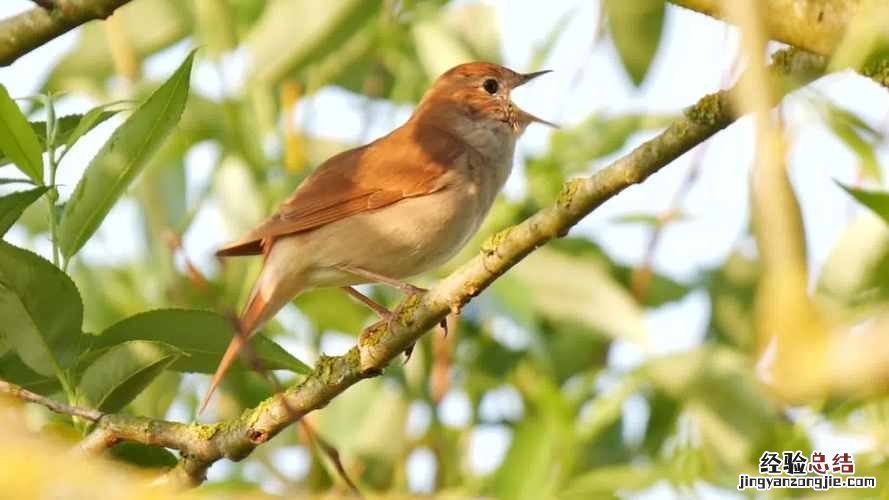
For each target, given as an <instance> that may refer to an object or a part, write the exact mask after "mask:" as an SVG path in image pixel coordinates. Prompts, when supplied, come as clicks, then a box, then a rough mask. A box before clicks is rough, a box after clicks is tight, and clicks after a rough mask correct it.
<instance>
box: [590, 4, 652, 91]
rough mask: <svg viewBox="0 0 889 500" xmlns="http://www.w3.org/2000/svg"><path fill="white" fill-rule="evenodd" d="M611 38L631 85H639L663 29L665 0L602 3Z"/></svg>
mask: <svg viewBox="0 0 889 500" xmlns="http://www.w3.org/2000/svg"><path fill="white" fill-rule="evenodd" d="M603 5H604V6H605V12H606V14H607V15H608V23H609V26H610V30H611V38H612V39H613V40H614V46H615V48H617V53H618V55H619V56H620V60H621V62H622V63H623V65H624V69H625V70H626V71H627V74H629V75H630V78H631V79H632V80H633V83H634V84H636V85H639V84H641V83H642V81H643V80H644V79H645V75H646V73H648V67H649V66H650V65H651V61H652V60H654V55H655V53H656V52H657V47H658V44H659V43H660V40H661V31H662V29H663V26H664V10H665V5H664V0H635V1H632V2H628V1H626V0H604V4H603Z"/></svg>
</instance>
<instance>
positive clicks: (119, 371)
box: [77, 340, 184, 412]
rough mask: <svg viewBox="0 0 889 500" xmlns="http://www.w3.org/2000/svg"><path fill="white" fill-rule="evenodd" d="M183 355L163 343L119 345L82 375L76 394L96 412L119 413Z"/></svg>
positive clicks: (137, 341)
mask: <svg viewBox="0 0 889 500" xmlns="http://www.w3.org/2000/svg"><path fill="white" fill-rule="evenodd" d="M183 354H184V353H183V352H182V351H180V350H179V349H176V348H175V347H173V346H171V345H169V344H165V343H163V342H151V341H145V340H131V341H129V342H124V343H122V344H118V345H116V346H114V347H112V348H110V349H108V350H107V351H105V352H103V353H102V354H101V355H100V356H99V357H98V358H97V359H96V360H95V361H94V362H93V363H92V364H91V365H90V366H89V367H88V368H87V369H86V370H85V371H84V372H83V376H82V377H81V379H80V383H79V384H78V385H77V393H78V395H79V396H80V397H81V398H83V399H84V400H85V402H86V403H88V404H89V405H90V406H92V407H93V408H97V409H99V410H101V411H105V412H115V411H119V410H121V409H123V407H125V406H126V405H127V404H128V403H129V402H130V401H132V400H133V398H135V397H136V396H138V395H139V393H140V392H142V390H143V389H145V388H146V387H147V386H148V384H150V383H151V381H152V380H154V379H155V377H157V376H158V375H160V374H161V372H162V371H164V369H166V368H167V367H168V366H170V364H172V363H173V362H174V361H176V359H178V358H179V357H180V356H182V355H183Z"/></svg>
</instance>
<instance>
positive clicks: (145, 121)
mask: <svg viewBox="0 0 889 500" xmlns="http://www.w3.org/2000/svg"><path fill="white" fill-rule="evenodd" d="M193 60H194V52H192V53H191V54H189V55H188V57H187V58H186V59H185V61H184V62H183V63H182V65H180V66H179V68H178V69H177V70H176V72H175V73H173V76H171V77H170V79H169V80H167V81H166V83H164V84H163V85H161V86H160V88H158V89H157V90H156V91H155V92H154V94H152V95H151V97H149V98H148V100H147V101H145V103H144V104H142V105H141V106H139V108H138V109H136V111H135V112H134V113H133V114H132V115H131V116H130V117H129V118H128V119H127V121H125V122H124V123H123V125H121V126H120V127H119V128H118V129H117V130H115V131H114V133H113V134H112V135H111V137H110V138H109V139H108V142H106V143H105V145H104V146H103V147H102V149H101V150H100V151H99V153H98V154H97V155H96V157H95V158H93V161H92V162H90V165H89V166H88V167H87V169H86V172H84V174H83V177H82V178H81V179H80V182H79V183H78V184H77V188H76V189H75V190H74V194H72V195H71V199H70V200H69V201H68V203H67V204H66V205H65V212H64V214H63V216H62V222H61V225H60V227H59V246H60V247H61V249H62V253H63V254H64V255H65V256H66V257H69V258H70V257H71V256H72V255H74V254H75V253H77V251H78V250H80V248H81V247H83V245H84V243H86V241H87V240H88V239H89V238H90V236H92V235H93V233H94V232H95V231H96V229H98V227H99V224H101V222H102V219H104V218H105V216H106V215H107V214H108V212H109V211H110V210H111V207H112V206H113V205H114V203H115V202H116V201H117V199H118V198H120V196H121V195H122V194H123V192H124V190H126V188H127V187H128V186H129V185H130V183H131V182H132V181H133V179H134V178H135V177H136V175H137V174H138V173H139V172H140V171H141V170H142V167H143V166H144V165H145V163H146V162H147V160H148V158H150V157H151V155H152V154H153V153H154V152H155V151H156V150H157V149H158V147H160V145H161V144H163V142H164V139H165V138H166V137H167V135H168V134H169V133H170V132H171V131H172V130H173V128H174V127H175V126H176V123H178V121H179V117H180V116H182V111H183V109H184V108H185V102H186V100H187V98H188V86H189V77H190V75H191V66H192V62H193Z"/></svg>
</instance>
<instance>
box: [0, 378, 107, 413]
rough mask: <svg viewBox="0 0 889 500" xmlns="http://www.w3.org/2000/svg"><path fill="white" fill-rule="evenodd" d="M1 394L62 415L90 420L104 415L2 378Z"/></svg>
mask: <svg viewBox="0 0 889 500" xmlns="http://www.w3.org/2000/svg"><path fill="white" fill-rule="evenodd" d="M0 394H7V395H9V396H12V397H14V398H18V399H21V400H23V401H27V402H29V403H36V404H39V405H42V406H45V407H46V408H48V409H50V410H52V411H54V412H56V413H60V414H62V415H71V416H72V417H80V418H82V419H85V420H89V421H90V422H98V421H99V419H101V418H102V416H103V415H104V414H103V413H102V412H100V411H99V410H94V409H92V408H80V407H77V406H70V405H67V404H65V403H61V402H59V401H56V400H54V399H50V398H48V397H45V396H41V395H40V394H37V393H34V392H31V391H29V390H27V389H25V388H23V387H20V386H18V385H15V384H11V383H9V382H6V381H4V380H0Z"/></svg>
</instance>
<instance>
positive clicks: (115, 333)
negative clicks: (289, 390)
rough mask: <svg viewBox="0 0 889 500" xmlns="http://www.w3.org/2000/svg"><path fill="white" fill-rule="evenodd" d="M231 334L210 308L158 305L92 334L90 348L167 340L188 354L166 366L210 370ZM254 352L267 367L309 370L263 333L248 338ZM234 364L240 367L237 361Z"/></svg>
mask: <svg viewBox="0 0 889 500" xmlns="http://www.w3.org/2000/svg"><path fill="white" fill-rule="evenodd" d="M234 335H235V332H234V329H233V328H232V324H231V321H229V320H228V319H226V318H225V317H223V316H221V315H219V314H216V313H214V312H210V311H193V310H191V311H190V310H184V309H159V310H156V311H148V312H145V313H142V314H137V315H135V316H131V317H129V318H127V319H125V320H123V321H120V322H119V323H116V324H114V325H112V326H111V327H109V328H108V329H107V330H105V331H104V332H103V333H102V334H101V335H98V336H96V337H94V338H93V343H92V346H91V349H92V350H101V349H106V348H108V347H111V346H114V345H118V344H120V343H122V342H127V341H130V340H155V341H160V342H164V343H167V344H170V345H172V346H174V347H176V348H177V349H179V350H181V351H183V352H185V353H186V354H187V355H188V356H186V357H182V358H180V359H178V360H177V361H176V362H175V363H173V365H172V366H171V367H170V369H172V370H176V371H181V372H199V373H213V372H214V371H216V365H218V364H219V360H220V359H222V354H223V353H224V352H225V349H226V348H227V347H228V343H229V342H230V341H231V339H232V338H233V336H234ZM251 345H252V346H253V349H254V350H255V352H256V356H257V358H258V359H259V361H260V362H262V364H263V366H264V367H265V368H266V369H269V370H282V369H283V370H291V371H293V372H297V373H309V372H310V371H311V368H309V367H308V366H307V365H306V364H305V363H303V362H302V361H300V360H298V359H296V358H294V357H293V356H291V355H290V354H289V353H288V352H287V351H285V350H284V349H282V348H281V347H280V346H279V345H277V344H275V343H274V342H272V341H271V340H269V339H268V338H267V337H265V336H263V335H256V336H255V337H254V338H253V340H251ZM235 366H236V367H237V368H241V369H243V368H244V365H243V364H242V363H241V362H240V361H239V362H238V363H235Z"/></svg>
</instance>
